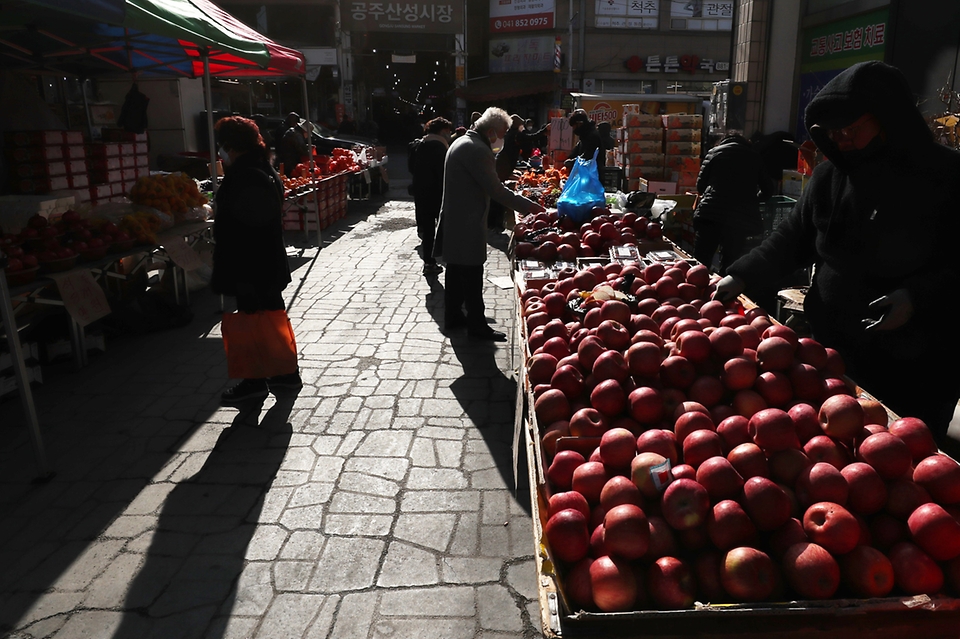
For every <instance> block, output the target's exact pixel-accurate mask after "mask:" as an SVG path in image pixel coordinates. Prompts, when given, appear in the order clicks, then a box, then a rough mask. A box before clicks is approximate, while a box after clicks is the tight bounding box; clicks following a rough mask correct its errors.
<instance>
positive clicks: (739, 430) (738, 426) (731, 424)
mask: <svg viewBox="0 0 960 639" xmlns="http://www.w3.org/2000/svg"><path fill="white" fill-rule="evenodd" d="M749 423H750V420H748V419H747V418H746V417H744V416H743V415H731V416H730V417H727V418H725V419H723V420H722V421H721V422H720V423H719V424H717V434H718V435H720V439H721V441H722V442H723V447H724V450H725V451H726V452H728V453H729V452H730V451H731V450H733V449H734V448H735V447H737V446H739V445H740V444H746V443H748V442H750V443H752V442H753V438H752V437H751V436H750V432H749V428H748V425H749Z"/></svg>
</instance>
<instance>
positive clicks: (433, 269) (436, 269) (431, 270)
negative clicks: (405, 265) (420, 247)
mask: <svg viewBox="0 0 960 639" xmlns="http://www.w3.org/2000/svg"><path fill="white" fill-rule="evenodd" d="M440 273H443V267H442V266H440V265H439V264H437V263H436V262H434V263H433V264H424V265H423V274H424V275H440Z"/></svg>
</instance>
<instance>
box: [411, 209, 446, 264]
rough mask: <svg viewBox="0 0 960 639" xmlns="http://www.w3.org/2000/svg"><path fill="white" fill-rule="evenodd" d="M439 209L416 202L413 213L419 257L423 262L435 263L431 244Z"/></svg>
mask: <svg viewBox="0 0 960 639" xmlns="http://www.w3.org/2000/svg"><path fill="white" fill-rule="evenodd" d="M439 214H440V211H439V210H434V208H433V207H430V206H427V205H421V204H417V205H416V209H415V215H416V219H417V235H419V236H420V257H422V258H423V263H424V264H436V263H437V260H435V259H434V258H433V245H434V240H435V234H436V226H437V217H438V216H439Z"/></svg>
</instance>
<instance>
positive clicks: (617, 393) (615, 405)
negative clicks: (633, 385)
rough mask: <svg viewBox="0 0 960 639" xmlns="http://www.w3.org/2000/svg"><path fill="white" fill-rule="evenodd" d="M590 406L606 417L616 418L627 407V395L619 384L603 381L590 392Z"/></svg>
mask: <svg viewBox="0 0 960 639" xmlns="http://www.w3.org/2000/svg"><path fill="white" fill-rule="evenodd" d="M557 392H558V393H559V392H560V391H557ZM560 394H561V395H563V393H560ZM590 405H591V406H593V407H594V408H596V409H597V410H598V411H600V412H601V413H603V414H604V415H606V416H607V417H617V416H618V415H620V413H622V412H623V411H624V409H625V408H626V406H627V395H626V393H625V392H624V390H623V386H621V385H620V382H618V381H617V380H615V379H605V380H603V381H602V382H600V383H598V384H597V385H596V386H595V387H594V389H593V390H592V391H591V392H590Z"/></svg>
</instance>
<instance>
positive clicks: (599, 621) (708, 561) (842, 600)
mask: <svg viewBox="0 0 960 639" xmlns="http://www.w3.org/2000/svg"><path fill="white" fill-rule="evenodd" d="M514 233H515V234H516V235H517V237H516V238H515V239H516V240H517V241H516V247H517V261H516V270H515V273H514V275H515V281H516V284H517V296H518V299H517V305H518V316H517V322H518V326H519V333H520V335H519V339H521V340H522V343H523V345H524V346H523V347H524V365H523V366H522V367H521V370H522V371H523V374H522V377H523V379H522V382H521V384H520V388H519V389H518V393H519V394H518V402H517V405H518V407H519V408H518V420H519V422H518V434H519V437H520V439H521V440H522V449H523V452H524V453H525V454H526V458H527V465H528V470H529V478H530V486H531V501H532V503H531V506H532V512H533V533H534V539H533V541H534V548H535V554H536V566H537V582H538V589H539V598H540V604H541V613H542V615H541V621H542V627H543V631H544V635H545V636H548V637H568V636H569V637H579V636H605V637H638V638H639V637H645V636H658V637H683V636H697V637H721V636H738V637H744V636H750V637H761V636H763V637H781V638H786V637H838V638H839V637H844V636H850V635H857V636H871V637H885V638H886V637H889V638H891V639H892V638H894V637H903V636H907V635H908V634H915V633H921V634H923V635H925V636H930V637H947V636H954V635H955V634H956V629H957V628H958V627H960V626H958V623H960V599H957V596H958V595H960V523H958V521H957V520H956V518H955V517H956V515H955V513H956V508H957V505H958V504H960V489H956V488H955V485H953V484H951V483H950V482H954V481H960V464H957V462H956V461H954V460H953V459H951V458H950V457H948V456H946V455H944V454H942V453H940V452H939V451H938V450H937V447H936V445H935V443H934V440H933V437H932V435H931V434H930V432H929V430H928V429H927V428H926V426H925V425H924V424H923V423H922V422H920V420H917V419H916V418H912V417H909V416H904V417H902V418H901V417H900V416H898V415H895V414H893V413H891V412H890V411H889V410H888V409H887V408H886V407H884V406H883V404H882V403H880V402H879V401H877V400H876V399H875V398H873V397H871V396H870V395H869V393H868V392H867V391H865V390H864V389H862V388H860V387H858V386H857V384H856V383H855V382H854V381H853V380H851V379H850V378H848V377H846V376H845V375H844V368H843V362H842V360H841V359H840V357H839V355H838V354H837V353H836V351H833V350H832V349H829V348H824V347H823V346H821V345H820V344H819V343H817V342H816V341H815V340H813V339H811V338H809V337H805V336H802V335H798V334H797V333H795V332H794V331H793V330H792V329H790V328H788V327H786V326H783V325H781V324H779V323H778V322H777V321H776V319H775V318H772V317H770V316H768V314H767V313H766V312H765V311H764V310H763V309H761V308H759V307H757V306H756V305H755V304H753V303H752V302H751V301H750V300H749V299H747V298H745V297H741V298H739V299H738V300H734V301H732V302H729V303H726V304H724V303H721V302H719V301H715V300H711V293H712V291H713V287H714V286H715V284H716V281H717V279H718V276H716V275H713V274H711V273H710V272H709V271H708V270H707V268H706V267H705V266H703V265H700V264H698V263H697V262H696V261H694V260H691V259H690V257H689V256H688V255H687V254H685V253H684V252H683V251H682V250H681V249H680V248H678V247H677V246H676V245H675V244H673V243H671V242H669V241H666V240H664V239H663V238H662V229H661V228H660V227H659V225H658V224H656V223H655V222H652V221H650V220H649V219H648V218H647V217H646V216H644V215H637V214H635V213H634V212H631V211H626V212H621V213H620V214H613V213H609V212H602V211H598V212H596V213H595V214H593V215H591V216H590V217H589V218H588V219H586V220H582V221H581V222H580V223H578V224H573V223H572V221H571V220H569V219H566V220H565V218H564V217H560V216H559V215H558V214H557V213H556V212H555V211H548V212H546V213H540V214H536V215H531V216H527V217H525V218H520V219H518V220H517V223H516V226H515V229H514ZM557 240H558V241H557ZM555 241H557V242H556V244H555V245H554V246H549V244H551V243H554V242H555ZM545 245H546V246H547V248H546V249H545V248H544V246H545ZM559 246H567V247H569V249H570V250H572V251H573V254H572V257H566V258H564V257H558V256H560V255H561V254H562V253H565V252H568V249H560V248H558V247H559ZM521 253H524V254H525V255H521ZM827 477H829V478H830V479H827ZM947 477H951V478H953V479H951V480H947V479H946V478H947ZM956 485H960V484H956ZM948 486H949V488H948ZM934 522H937V523H934ZM934 528H935V529H936V530H937V531H938V533H937V534H936V535H934V534H932V533H931V530H933V529H934Z"/></svg>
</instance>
